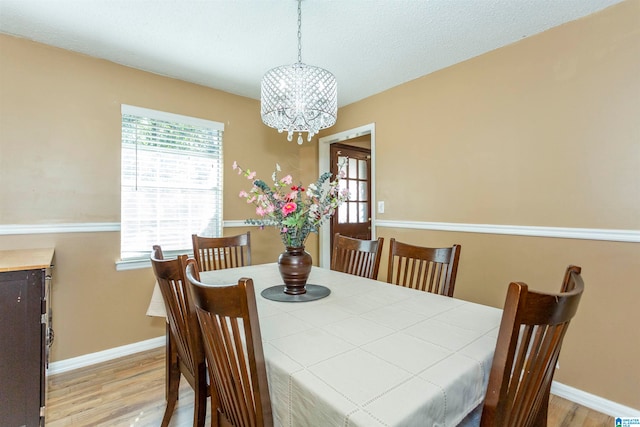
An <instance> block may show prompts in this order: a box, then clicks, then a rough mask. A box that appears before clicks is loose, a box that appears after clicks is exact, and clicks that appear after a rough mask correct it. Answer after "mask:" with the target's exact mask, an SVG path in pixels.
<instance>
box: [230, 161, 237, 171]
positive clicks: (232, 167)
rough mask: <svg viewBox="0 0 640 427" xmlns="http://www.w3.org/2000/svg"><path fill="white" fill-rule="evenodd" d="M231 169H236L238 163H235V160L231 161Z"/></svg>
mask: <svg viewBox="0 0 640 427" xmlns="http://www.w3.org/2000/svg"><path fill="white" fill-rule="evenodd" d="M231 169H233V170H236V169H238V162H236V161H235V160H234V161H233V165H231Z"/></svg>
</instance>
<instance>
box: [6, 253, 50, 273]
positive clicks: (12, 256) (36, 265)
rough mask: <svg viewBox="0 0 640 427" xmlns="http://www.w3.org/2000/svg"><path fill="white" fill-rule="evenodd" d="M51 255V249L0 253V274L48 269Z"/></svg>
mask: <svg viewBox="0 0 640 427" xmlns="http://www.w3.org/2000/svg"><path fill="white" fill-rule="evenodd" d="M53 253H54V249H53V248H39V249H16V250H8V251H0V272H5V271H22V270H38V269H41V268H49V267H51V261H52V260H53Z"/></svg>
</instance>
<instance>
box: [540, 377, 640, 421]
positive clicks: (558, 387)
mask: <svg viewBox="0 0 640 427" xmlns="http://www.w3.org/2000/svg"><path fill="white" fill-rule="evenodd" d="M551 393H552V394H555V395H556V396H559V397H562V398H564V399H567V400H570V401H572V402H575V403H578V404H580V405H582V406H586V407H587V408H591V409H593V410H595V411H598V412H602V413H603V414H607V415H610V416H612V417H614V418H616V417H635V418H637V417H640V410H638V409H634V408H630V407H628V406H624V405H621V404H619V403H616V402H613V401H611V400H607V399H605V398H603V397H600V396H596V395H594V394H591V393H587V392H586V391H582V390H578V389H577V388H573V387H570V386H568V385H564V384H561V383H558V382H556V381H554V382H553V383H552V384H551Z"/></svg>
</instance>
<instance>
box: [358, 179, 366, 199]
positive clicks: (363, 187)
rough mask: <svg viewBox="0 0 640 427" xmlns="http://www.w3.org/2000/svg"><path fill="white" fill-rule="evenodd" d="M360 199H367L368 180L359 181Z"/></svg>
mask: <svg viewBox="0 0 640 427" xmlns="http://www.w3.org/2000/svg"><path fill="white" fill-rule="evenodd" d="M358 200H367V181H360V182H359V183H358Z"/></svg>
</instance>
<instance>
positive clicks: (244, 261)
mask: <svg viewBox="0 0 640 427" xmlns="http://www.w3.org/2000/svg"><path fill="white" fill-rule="evenodd" d="M191 240H192V242H193V256H194V257H195V259H196V261H197V262H198V268H199V269H200V271H212V270H222V269H225V268H235V267H244V266H247V265H251V234H250V233H249V232H247V233H245V234H239V235H237V236H229V237H203V236H198V235H197V234H193V235H192V236H191Z"/></svg>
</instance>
